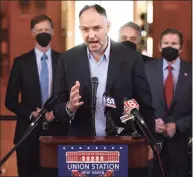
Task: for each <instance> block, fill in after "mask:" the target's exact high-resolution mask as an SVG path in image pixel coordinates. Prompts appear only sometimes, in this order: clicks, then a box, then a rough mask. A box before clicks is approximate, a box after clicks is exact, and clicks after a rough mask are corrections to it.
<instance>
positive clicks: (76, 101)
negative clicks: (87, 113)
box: [67, 81, 83, 112]
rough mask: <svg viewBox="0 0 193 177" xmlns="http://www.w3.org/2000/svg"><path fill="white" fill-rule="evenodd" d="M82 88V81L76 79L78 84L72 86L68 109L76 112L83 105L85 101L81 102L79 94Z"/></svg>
mask: <svg viewBox="0 0 193 177" xmlns="http://www.w3.org/2000/svg"><path fill="white" fill-rule="evenodd" d="M79 90H80V82H79V81H76V84H75V85H74V86H73V87H72V88H71V91H70V100H69V103H68V105H67V106H68V109H69V110H70V111H72V112H76V110H77V109H78V108H79V107H80V106H81V105H83V101H81V102H80V99H81V96H80V95H79Z"/></svg>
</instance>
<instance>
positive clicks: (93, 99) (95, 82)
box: [91, 77, 98, 136]
mask: <svg viewBox="0 0 193 177" xmlns="http://www.w3.org/2000/svg"><path fill="white" fill-rule="evenodd" d="M97 87H98V78H97V77H92V97H91V118H92V120H91V121H92V130H93V131H92V136H96V130H95V110H96V93H97Z"/></svg>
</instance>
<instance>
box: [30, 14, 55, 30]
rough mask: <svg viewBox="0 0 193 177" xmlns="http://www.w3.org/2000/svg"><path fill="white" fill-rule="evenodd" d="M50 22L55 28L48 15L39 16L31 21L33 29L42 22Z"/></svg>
mask: <svg viewBox="0 0 193 177" xmlns="http://www.w3.org/2000/svg"><path fill="white" fill-rule="evenodd" d="M46 20H47V21H49V22H50V25H51V27H52V28H54V25H53V23H52V19H51V18H49V17H48V16H46V15H37V16H35V17H34V18H33V19H32V20H31V29H32V28H34V26H35V25H36V24H38V23H40V22H43V21H46Z"/></svg>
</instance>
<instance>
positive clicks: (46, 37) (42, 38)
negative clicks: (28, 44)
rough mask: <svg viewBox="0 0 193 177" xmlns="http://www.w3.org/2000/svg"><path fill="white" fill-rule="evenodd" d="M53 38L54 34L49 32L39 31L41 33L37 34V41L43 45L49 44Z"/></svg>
mask: <svg viewBox="0 0 193 177" xmlns="http://www.w3.org/2000/svg"><path fill="white" fill-rule="evenodd" d="M51 38H52V36H51V34H49V33H39V34H37V35H36V41H37V42H38V44H39V45H41V46H42V47H46V46H48V44H49V43H50V41H51Z"/></svg>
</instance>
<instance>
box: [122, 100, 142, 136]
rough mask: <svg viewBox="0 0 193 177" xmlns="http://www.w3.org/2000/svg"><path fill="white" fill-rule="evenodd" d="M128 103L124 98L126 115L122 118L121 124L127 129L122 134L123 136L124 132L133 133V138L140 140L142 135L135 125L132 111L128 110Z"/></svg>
mask: <svg viewBox="0 0 193 177" xmlns="http://www.w3.org/2000/svg"><path fill="white" fill-rule="evenodd" d="M127 101H128V98H124V99H123V102H124V115H123V116H121V117H120V119H121V122H122V123H124V124H125V128H124V130H123V131H122V132H121V134H123V133H124V132H126V133H127V134H128V132H131V130H132V133H131V136H132V138H135V139H137V138H140V137H141V135H140V133H138V131H137V129H136V127H135V124H134V122H133V121H134V118H135V117H134V115H132V114H131V111H130V110H129V109H128V107H127V106H126V105H125V102H127Z"/></svg>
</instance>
